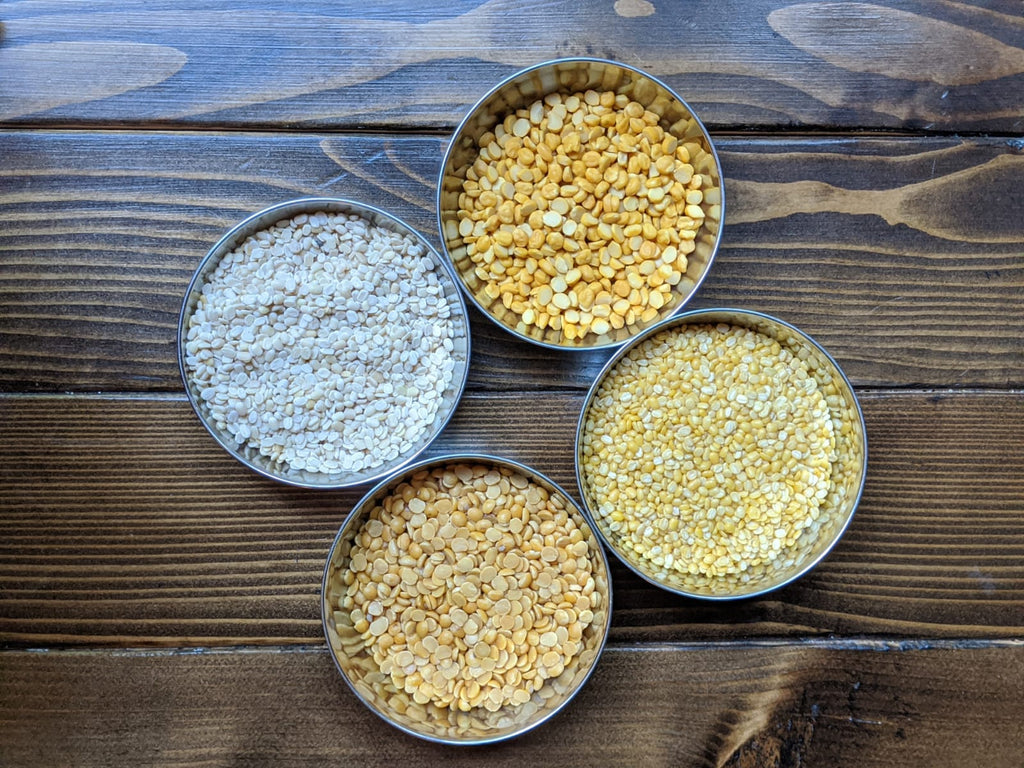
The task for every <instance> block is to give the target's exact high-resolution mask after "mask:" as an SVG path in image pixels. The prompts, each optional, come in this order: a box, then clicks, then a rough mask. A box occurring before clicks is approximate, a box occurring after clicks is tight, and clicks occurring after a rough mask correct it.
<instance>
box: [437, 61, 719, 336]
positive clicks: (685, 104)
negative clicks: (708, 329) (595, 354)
mask: <svg viewBox="0 0 1024 768" xmlns="http://www.w3.org/2000/svg"><path fill="white" fill-rule="evenodd" d="M558 64H603V65H608V66H613V67H620V68H621V69H626V70H629V71H630V72H633V73H635V74H637V75H639V76H641V77H645V78H647V79H648V80H650V81H651V82H652V83H654V84H655V85H657V86H659V87H661V88H664V89H665V91H667V92H668V93H669V94H671V96H672V97H673V98H674V99H676V100H677V101H678V102H679V103H680V104H682V105H683V107H684V108H685V109H686V110H687V111H688V112H689V113H690V116H691V117H692V118H693V120H694V123H695V124H696V126H697V127H698V128H700V131H701V133H702V134H703V136H704V138H705V139H706V140H707V143H708V149H709V150H710V154H711V156H712V157H713V158H714V159H715V167H717V168H718V169H719V175H720V176H721V168H722V162H721V159H720V158H719V156H718V150H717V149H716V148H715V143H714V142H713V141H712V140H711V134H709V133H708V130H707V127H706V126H705V125H704V122H703V121H702V120H701V119H700V117H699V116H698V115H697V113H696V112H695V111H694V110H693V108H692V107H691V106H690V104H689V102H687V101H686V100H685V99H684V98H683V97H682V96H680V95H679V94H678V93H677V92H676V91H675V90H674V89H673V88H671V87H670V86H668V85H667V84H666V83H665V82H664V81H663V80H661V79H659V78H657V77H655V76H654V75H652V74H650V73H649V72H646V71H644V70H642V69H639V68H638V67H634V66H631V65H630V64H624V63H622V62H621V61H613V60H611V59H602V58H597V57H591V56H569V57H565V58H560V59H549V60H548V61H542V62H540V63H538V64H533V65H531V66H529V67H526V68H524V69H520V70H519V71H517V72H514V73H513V74H511V75H509V76H508V77H506V78H505V79H504V80H502V81H501V82H499V83H498V84H497V85H495V86H494V87H493V88H491V89H490V90H489V91H487V93H485V94H484V95H483V96H481V97H480V98H479V99H477V100H476V102H475V103H474V104H473V106H472V107H470V109H469V110H468V111H467V112H466V114H465V115H464V116H463V118H462V120H460V121H459V124H458V126H457V127H456V128H455V131H454V132H453V133H452V138H451V141H449V142H448V146H447V147H446V148H445V151H444V157H443V158H442V160H441V171H440V175H439V178H438V181H437V191H436V193H435V196H434V207H435V208H436V210H437V229H438V233H439V239H440V242H441V254H442V255H443V256H444V257H445V261H446V262H447V263H448V264H449V265H450V266H451V267H452V271H453V272H454V274H455V275H456V277H457V283H458V285H459V288H460V290H461V292H462V293H463V294H464V295H465V296H466V297H467V298H468V299H469V301H470V303H471V304H472V305H473V306H474V307H476V308H477V309H478V310H479V311H480V312H481V313H482V314H483V315H484V316H485V317H486V318H487V319H488V320H490V321H491V322H492V323H494V324H495V325H497V326H498V327H499V328H502V329H504V330H505V331H507V332H508V333H511V334H512V335H513V336H515V337H516V338H517V339H521V340H523V341H527V342H529V343H530V344H533V345H535V346H538V347H544V348H546V349H557V350H561V351H566V352H586V351H591V350H595V349H616V348H619V347H621V346H623V345H625V344H629V343H630V342H631V341H632V340H633V339H634V338H636V337H630V338H626V339H623V340H622V341H612V342H608V343H606V344H594V345H592V346H585V347H582V346H566V345H562V344H553V343H551V342H547V341H541V340H540V339H535V338H532V337H531V336H527V335H526V334H523V333H520V332H519V331H517V330H515V329H514V328H510V327H509V326H507V325H505V324H504V323H502V322H500V321H499V320H498V319H497V318H495V317H493V316H492V315H491V313H490V312H489V311H488V310H487V308H486V307H484V306H483V305H482V304H481V303H480V302H479V301H478V300H477V298H476V296H474V295H473V293H472V291H470V290H469V288H468V286H467V285H466V282H465V280H463V279H462V275H460V274H459V271H458V269H456V268H455V264H454V259H453V258H452V255H451V254H450V253H449V252H448V242H447V240H446V238H445V235H444V221H443V220H442V217H441V195H442V192H443V189H442V185H443V182H444V176H445V170H446V169H447V168H448V161H449V160H450V159H451V154H452V151H453V150H454V147H455V139H456V138H457V137H458V136H460V135H461V134H462V131H463V129H464V128H465V127H466V125H467V124H468V123H469V122H470V120H472V119H473V116H474V115H475V114H476V112H477V110H478V109H480V108H481V107H482V106H483V105H484V104H486V103H487V101H488V100H489V99H491V98H492V97H493V96H495V95H496V94H497V93H498V92H499V91H501V90H502V89H503V88H505V87H507V86H508V85H509V84H511V83H512V82H514V81H515V80H518V79H519V78H521V77H523V76H524V75H528V74H529V73H530V72H533V71H535V70H538V69H544V68H546V67H551V66H554V65H558ZM719 187H720V192H719V194H720V196H721V202H720V203H719V206H720V210H721V216H720V217H719V222H721V223H720V224H719V226H718V232H717V234H716V235H715V243H714V245H713V246H712V248H711V253H710V255H709V256H708V264H707V267H706V268H705V269H704V272H703V274H701V275H700V277H699V279H698V280H696V281H694V284H693V288H691V289H690V293H689V295H688V296H686V298H684V299H681V300H680V302H679V306H677V307H676V308H675V309H674V310H673V311H672V314H671V315H669V316H668V317H666V318H665V320H668V319H671V318H673V317H678V316H679V313H680V312H682V311H683V310H684V309H685V307H686V305H687V304H688V303H689V302H690V301H691V300H692V299H693V298H694V296H696V294H697V291H698V290H699V289H700V287H701V285H703V284H704V280H705V279H706V278H707V276H708V273H709V272H710V271H711V267H712V265H713V264H714V262H715V257H716V256H717V254H718V248H719V246H720V245H721V242H722V232H723V230H724V229H725V226H724V222H725V202H726V201H725V186H724V184H721V183H720V184H719ZM662 322H664V320H663V321H662ZM652 327H653V326H652Z"/></svg>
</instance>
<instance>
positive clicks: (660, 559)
mask: <svg viewBox="0 0 1024 768" xmlns="http://www.w3.org/2000/svg"><path fill="white" fill-rule="evenodd" d="M822 390H823V386H822V385H821V384H820V383H819V381H818V380H817V378H816V371H814V370H812V369H811V368H810V367H809V365H808V363H807V361H805V360H803V359H801V357H799V356H798V355H796V354H794V353H793V352H792V351H791V350H790V349H789V348H787V347H786V346H785V345H782V344H780V343H779V342H778V341H777V340H776V339H773V338H771V337H769V336H766V335H764V334H762V333H759V332H757V331H755V330H752V329H750V328H744V327H739V326H733V325H728V324H716V325H697V324H683V325H680V326H676V327H670V328H668V329H665V330H662V331H660V332H658V333H656V334H655V335H653V336H651V337H650V338H648V339H646V340H644V341H643V342H641V343H639V344H638V345H637V346H636V347H635V348H633V349H631V350H629V352H628V353H627V354H626V355H625V356H624V357H622V358H621V359H620V360H618V361H617V363H615V365H614V366H613V367H612V368H611V369H610V370H609V371H608V373H607V374H606V376H605V377H604V379H603V381H602V382H601V384H600V386H599V387H598V388H597V390H596V393H595V396H594V398H593V401H592V402H591V404H590V407H589V409H588V410H587V412H586V413H585V415H584V417H583V419H584V420H583V422H582V424H581V430H582V453H581V469H582V472H581V483H582V484H583V485H585V486H586V491H585V493H586V495H588V496H589V498H590V501H591V510H592V512H593V513H594V514H595V517H599V518H600V522H599V527H600V528H601V529H602V530H603V531H604V532H605V534H606V536H609V537H610V538H611V540H612V543H613V545H614V546H615V547H616V548H618V549H621V550H626V551H627V552H629V553H630V556H631V557H632V558H635V559H636V560H637V561H638V562H639V563H640V564H644V563H646V564H647V566H648V567H647V568H645V569H644V570H651V571H658V570H660V571H662V572H668V573H673V574H675V576H674V579H675V583H677V584H680V585H683V586H684V587H685V589H686V590H687V591H688V592H693V593H700V594H709V595H716V594H717V595H724V594H729V593H731V592H733V591H736V590H740V591H742V590H743V589H744V588H745V587H746V586H747V585H749V586H751V587H752V586H755V585H757V584H759V583H769V584H770V583H771V580H772V578H773V577H774V575H775V574H776V573H782V572H785V571H786V570H787V569H790V568H792V567H793V566H794V565H795V564H799V562H800V561H801V559H803V558H804V557H805V556H806V555H807V551H805V550H809V549H810V548H811V547H813V546H815V537H814V533H815V532H816V530H817V529H818V528H819V527H820V526H822V525H823V524H825V523H826V520H825V515H824V514H823V507H824V505H825V502H826V499H827V497H828V495H829V489H830V482H831V481H832V480H833V478H832V473H833V465H834V464H835V463H836V461H837V459H838V456H837V436H838V435H837V432H836V427H835V425H834V422H833V416H832V413H831V411H830V408H829V404H828V402H827V396H826V393H825V392H823V391H822Z"/></svg>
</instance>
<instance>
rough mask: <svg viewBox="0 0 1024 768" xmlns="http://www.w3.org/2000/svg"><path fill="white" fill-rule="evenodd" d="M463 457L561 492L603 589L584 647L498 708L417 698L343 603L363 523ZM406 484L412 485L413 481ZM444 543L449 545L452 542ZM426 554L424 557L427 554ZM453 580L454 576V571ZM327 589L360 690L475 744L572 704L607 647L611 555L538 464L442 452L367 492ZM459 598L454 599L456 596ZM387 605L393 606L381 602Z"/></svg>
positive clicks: (340, 655) (345, 664)
mask: <svg viewBox="0 0 1024 768" xmlns="http://www.w3.org/2000/svg"><path fill="white" fill-rule="evenodd" d="M459 464H462V465H470V466H481V465H482V466H484V467H488V468H506V469H508V470H511V471H512V472H513V473H518V474H520V475H522V476H524V477H525V478H526V479H528V480H530V481H532V482H533V483H535V484H536V485H538V486H540V487H541V488H543V489H545V490H546V491H547V492H548V493H549V494H551V495H552V496H557V497H560V498H561V499H562V501H563V502H564V505H565V508H566V509H567V510H568V511H569V513H570V515H571V517H572V519H573V520H574V521H575V522H576V524H577V526H578V528H579V530H581V531H582V532H583V533H584V536H585V538H584V539H583V541H586V542H587V543H588V555H587V557H589V560H590V563H591V567H592V569H593V580H594V592H600V593H601V594H602V596H603V599H602V600H601V602H600V605H598V606H596V607H594V608H593V614H594V616H593V620H592V621H591V623H590V624H589V626H587V627H586V628H585V629H584V630H583V632H582V636H581V639H580V641H579V644H580V646H581V648H580V649H579V651H578V653H577V655H576V656H575V657H574V658H573V659H572V661H571V662H570V663H569V664H568V665H567V666H566V667H565V668H564V671H563V672H562V673H561V674H560V675H558V676H557V677H552V678H548V679H547V680H546V681H545V682H544V683H543V685H542V686H540V687H539V688H538V689H537V690H536V691H534V692H533V694H532V696H531V697H530V698H529V700H528V701H525V702H523V703H522V704H519V705H515V704H511V703H510V704H507V705H505V706H504V707H503V708H501V709H498V710H497V711H494V712H492V711H489V710H488V709H486V708H485V707H483V706H476V707H473V708H471V709H469V711H460V710H458V709H456V708H447V707H441V706H438V705H437V704H436V703H434V702H433V701H427V702H426V703H418V702H417V701H415V700H412V699H411V697H410V696H409V695H408V694H407V693H405V692H404V691H401V690H399V687H398V684H396V683H395V682H394V681H393V679H392V677H390V676H389V675H386V674H384V673H383V672H382V671H381V667H380V664H379V663H378V661H375V660H374V658H373V655H372V652H371V651H369V650H368V649H367V647H366V641H365V639H364V635H363V634H361V633H360V632H359V631H357V629H356V627H355V626H354V622H353V618H352V610H353V609H349V608H346V607H345V604H344V602H343V599H344V595H345V593H346V590H347V589H348V586H347V583H346V580H345V575H344V574H346V572H348V568H349V565H350V563H351V560H352V550H353V540H354V539H355V537H356V535H357V534H358V533H359V532H360V531H361V530H362V529H363V526H364V523H366V521H367V520H368V518H369V516H370V515H371V513H372V512H373V510H374V509H375V508H377V507H380V506H382V503H383V502H385V500H387V499H388V497H389V496H391V495H392V494H393V493H396V489H397V493H399V494H400V493H401V490H402V487H403V484H406V483H407V482H408V481H409V480H410V479H411V478H413V477H414V476H416V475H417V474H420V473H423V474H425V473H427V472H430V471H432V470H435V469H438V468H443V467H447V466H452V465H459ZM405 487H406V488H408V485H405ZM399 503H400V502H399ZM428 520H429V518H428ZM501 525H502V524H501V523H499V522H495V526H494V527H497V528H501ZM506 525H507V524H506ZM369 535H370V533H369V532H368V531H364V532H363V533H362V534H361V539H360V540H361V541H363V542H365V541H366V537H367V536H369ZM403 535H405V534H403ZM536 535H540V534H536ZM438 536H440V533H438ZM394 542H395V539H392V542H390V543H389V544H388V548H390V546H391V543H394ZM445 545H446V546H447V545H448V542H447V541H445ZM497 547H498V545H496V548H497ZM435 552H436V550H435ZM394 554H395V556H396V557H402V556H403V555H407V552H406V551H405V550H401V549H399V550H396V551H395V553H394ZM421 556H422V557H423V558H424V560H425V554H423V555H421ZM453 559H454V558H453ZM424 564H425V563H424ZM413 568H414V569H416V570H417V571H418V577H419V581H418V582H417V583H419V584H422V583H425V582H426V579H427V578H428V577H427V575H426V574H425V572H424V570H423V564H421V565H417V566H413ZM503 571H504V569H503ZM514 572H515V571H512V573H514ZM448 579H449V581H451V580H452V579H454V574H453V575H452V576H449V577H448ZM510 588H511V587H510ZM454 591H455V588H454V587H452V586H451V585H446V586H444V587H443V588H442V592H443V595H444V596H443V598H441V597H439V598H437V599H438V600H441V599H443V600H444V601H445V602H447V601H448V596H450V595H453V594H454ZM435 593H436V589H435V591H434V592H431V595H432V596H433V597H436V594H435ZM321 596H322V604H321V607H322V613H323V625H324V633H325V635H326V637H327V644H328V646H329V647H330V649H331V655H332V657H333V659H334V662H335V665H336V667H337V669H338V671H339V672H340V673H341V676H342V678H343V679H344V680H345V682H346V683H347V684H348V686H349V687H350V688H351V690H352V692H353V693H354V694H355V695H356V697H357V698H359V700H360V701H362V702H363V704H365V705H366V706H367V707H369V709H370V710H371V711H372V712H374V713H375V714H376V715H378V716H379V717H381V718H382V719H383V720H385V721H386V722H388V723H390V724H391V725H393V726H394V727H396V728H398V729H400V730H402V731H404V732H406V733H408V734H411V735H413V736H417V737H419V738H422V739H425V740H428V741H433V742H440V743H445V744H457V745H472V744H486V743H491V742H496V741H502V740H505V739H510V738H512V737H514V736H518V735H520V734H522V733H525V732H526V731H529V730H531V729H533V728H535V727H537V726H538V725H540V724H541V723H543V722H545V721H547V720H548V719H549V718H551V717H553V716H554V715H555V714H557V713H558V712H559V711H560V710H561V709H562V708H563V707H565V706H566V705H567V704H568V703H569V701H570V700H571V699H572V698H573V696H575V695H576V693H577V692H578V691H579V690H580V689H581V688H582V687H583V685H584V683H586V681H587V679H588V678H589V677H590V674H591V672H592V671H593V668H594V665H595V664H596V663H597V660H598V658H599V657H600V655H601V652H602V650H603V648H604V644H605V640H606V638H607V636H608V629H609V626H610V622H611V584H610V576H609V571H608V561H607V559H606V557H605V554H604V551H603V549H602V547H601V544H600V541H599V540H598V538H597V537H596V536H595V535H594V533H593V524H592V522H591V521H590V519H589V518H588V517H587V514H586V513H585V512H584V511H583V510H581V509H580V508H579V506H578V505H577V504H576V503H575V502H574V501H573V500H572V497H570V496H569V495H568V494H567V493H566V492H565V491H564V490H562V489H561V488H560V487H559V486H558V485H556V484H555V483H553V482H552V481H551V480H549V479H548V478H547V477H545V476H544V475H542V474H541V473H539V472H537V471H536V470H534V469H531V468H530V467H527V466H525V465H523V464H519V463H517V462H515V461H511V460H508V459H502V458H497V457H494V456H487V455H480V454H460V455H451V456H442V457H438V458H434V459H429V460H425V461H420V462H417V463H416V464H414V465H412V466H410V467H408V468H406V469H405V470H403V471H401V472H399V473H397V474H396V475H394V476H392V477H390V478H388V479H386V480H384V481H382V482H381V483H380V484H379V485H377V486H376V487H375V488H373V489H372V490H371V491H370V492H369V493H367V494H366V496H365V497H363V499H362V500H361V501H360V502H359V503H358V504H357V505H356V507H355V508H354V509H353V510H352V512H351V514H350V515H349V516H348V517H347V518H346V520H345V522H344V524H343V525H342V526H341V529H340V530H339V531H338V534H337V536H336V537H335V539H334V543H333V544H332V546H331V549H330V552H329V554H328V556H327V563H326V565H325V567H324V574H323V584H322V589H321ZM478 599H479V598H478ZM580 599H582V598H580ZM452 602H453V603H454V602H455V599H454V597H453V598H452ZM563 602H564V605H565V606H570V605H580V604H581V603H579V602H578V600H574V601H573V603H571V604H570V603H569V602H568V601H563ZM560 606H562V604H561V603H560ZM562 607H564V606H562ZM381 610H382V611H383V610H386V609H384V608H383V607H381ZM424 620H426V619H424ZM357 621H358V617H357ZM366 631H367V632H372V631H373V630H372V629H367V630H366ZM542 642H543V641H542ZM396 647H397V646H396ZM406 650H408V649H406ZM523 671H525V670H523ZM524 690H525V688H524Z"/></svg>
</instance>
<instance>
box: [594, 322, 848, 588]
mask: <svg viewBox="0 0 1024 768" xmlns="http://www.w3.org/2000/svg"><path fill="white" fill-rule="evenodd" d="M725 313H728V314H732V315H740V316H746V317H750V318H754V319H759V320H766V321H768V322H770V323H778V324H779V325H781V326H783V327H785V328H788V329H789V330H790V331H792V332H793V333H794V334H795V335H796V336H798V337H800V338H801V339H804V340H805V341H807V343H809V344H811V345H812V346H814V347H815V348H817V350H818V351H819V352H821V354H822V355H823V356H824V357H825V359H827V360H828V362H829V363H830V364H831V365H832V366H833V368H834V369H835V372H836V373H837V374H838V375H839V376H840V377H841V378H842V380H843V382H844V383H845V384H846V387H847V388H848V390H849V392H850V395H851V397H852V399H853V406H854V410H855V411H856V414H857V419H858V421H859V423H860V434H861V435H863V436H864V440H863V448H864V458H863V461H864V469H863V471H862V472H861V476H860V483H859V484H858V486H857V492H856V495H855V496H854V498H853V504H852V509H851V511H850V514H849V516H848V517H847V518H846V520H845V521H844V522H843V524H842V525H841V526H840V527H839V529H838V530H837V531H836V533H835V535H834V536H833V537H832V541H831V542H829V544H828V546H827V547H825V548H824V549H823V550H822V551H821V552H820V553H819V554H818V555H817V556H816V557H813V558H811V559H810V560H808V562H807V563H806V564H805V565H804V566H803V567H801V568H800V569H799V570H797V571H796V572H795V573H794V574H792V575H791V576H789V577H788V578H786V579H785V580H783V581H781V582H779V583H778V584H772V585H770V586H767V587H764V588H763V589H759V590H756V591H753V592H745V593H742V594H738V595H706V594H701V593H699V592H690V591H687V590H683V589H678V588H676V587H672V586H670V585H668V584H664V583H662V582H660V581H658V580H657V579H655V578H653V577H652V576H650V575H649V574H646V573H644V572H643V571H641V570H639V569H638V568H637V567H636V566H634V565H633V564H632V563H631V562H629V561H628V560H626V558H624V557H622V556H621V555H620V554H619V551H618V548H617V547H616V546H615V545H614V544H613V543H612V542H611V541H609V540H608V538H607V537H606V536H605V534H604V530H603V529H602V528H601V526H599V525H596V519H597V518H596V515H595V513H594V512H592V511H591V509H590V504H589V502H588V500H587V493H586V490H585V486H584V482H583V469H582V466H581V465H582V462H581V461H580V455H581V452H582V450H583V429H584V425H585V422H586V418H587V411H588V410H589V409H590V404H591V403H592V402H593V400H594V396H595V395H596V394H597V390H598V389H599V388H600V386H601V384H602V382H603V381H604V379H605V376H607V374H608V372H609V371H610V370H611V369H612V368H614V367H615V365H616V364H617V363H618V362H619V361H620V360H621V359H622V358H623V357H625V356H626V355H628V354H629V353H630V352H631V351H632V350H633V349H634V348H635V347H637V346H639V345H640V344H643V343H644V342H645V341H646V340H647V339H649V338H651V337H652V336H654V335H656V334H658V333H661V332H662V331H664V330H666V329H668V328H672V327H674V326H676V325H684V324H688V323H691V322H693V321H695V320H696V321H699V320H702V319H703V318H704V317H708V318H709V319H708V322H728V321H722V320H711V319H710V316H712V315H716V314H725ZM574 446H575V458H574V461H575V464H576V484H577V486H578V487H579V492H580V502H581V506H582V507H583V509H584V511H585V512H586V514H587V516H588V518H589V519H591V520H594V521H595V525H594V530H595V533H596V535H597V536H598V538H599V539H601V541H602V542H603V543H604V545H605V546H606V547H607V548H608V549H609V550H610V551H611V552H612V553H613V554H614V555H615V557H616V559H618V561H619V562H621V563H622V564H623V565H625V566H626V567H627V568H629V570H631V571H632V572H633V573H635V574H636V575H637V576H639V577H640V578H641V579H643V580H644V581H646V582H647V583H649V584H652V585H654V586H656V587H660V588H661V589H664V590H667V591H669V592H673V593H675V594H677V595H682V596H684V597H693V598H697V599H700V600H712V601H716V602H727V601H734V600H746V599H749V598H754V597H760V596H762V595H765V594H768V593H769V592H774V591H775V590H777V589H781V588H782V587H785V586H787V585H788V584H792V583H793V582H794V581H796V580H797V579H799V578H801V577H803V576H805V575H807V573H808V572H809V571H811V570H813V569H814V567H815V566H817V565H818V563H820V562H821V561H822V560H823V559H824V558H825V557H826V556H827V555H828V554H829V552H831V551H832V549H833V548H834V547H835V545H836V544H837V543H838V542H839V540H840V539H841V538H842V537H843V534H844V533H845V532H846V529H847V528H848V527H849V525H850V523H851V522H852V521H853V516H854V515H855V514H856V512H857V507H858V506H859V505H860V499H861V495H862V494H863V492H864V482H865V480H866V479H867V462H868V439H867V429H866V428H865V425H864V413H863V411H862V410H861V407H860V400H858V398H857V393H856V391H855V390H854V388H853V385H852V384H851V383H850V380H849V379H848V378H847V377H846V373H845V372H844V371H843V369H842V367H841V366H840V365H839V363H837V362H836V361H835V358H833V357H832V355H830V354H829V353H828V350H826V349H825V348H824V347H823V346H821V344H819V343H818V342H817V341H815V340H814V338H812V337H811V336H809V335H808V334H807V333H806V332H804V331H802V330H800V329H799V328H797V327H796V326H794V325H792V324H791V323H787V322H786V321H785V320H781V319H779V318H778V317H774V316H773V315H768V314H765V313H764V312H757V311H755V310H751V309H738V308H736V307H711V308H707V309H693V310H689V311H687V312H683V313H681V314H678V315H673V316H672V317H669V318H666V319H665V320H662V321H661V322H659V323H657V324H656V325H652V326H651V327H650V328H648V329H646V330H645V331H644V332H643V333H641V334H639V335H637V336H636V337H635V338H633V339H630V340H629V342H628V343H627V344H625V345H623V346H622V347H621V348H620V349H619V350H618V351H617V352H616V353H615V354H614V355H612V357H611V358H610V359H609V360H608V361H607V362H606V363H605V364H604V365H603V366H602V367H601V370H600V371H599V372H598V374H597V376H596V377H595V378H594V381H593V382H592V383H591V385H590V388H589V389H588V390H587V394H586V397H585V398H584V399H583V406H582V407H581V408H580V415H579V420H578V421H577V423H576V437H575V442H574Z"/></svg>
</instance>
